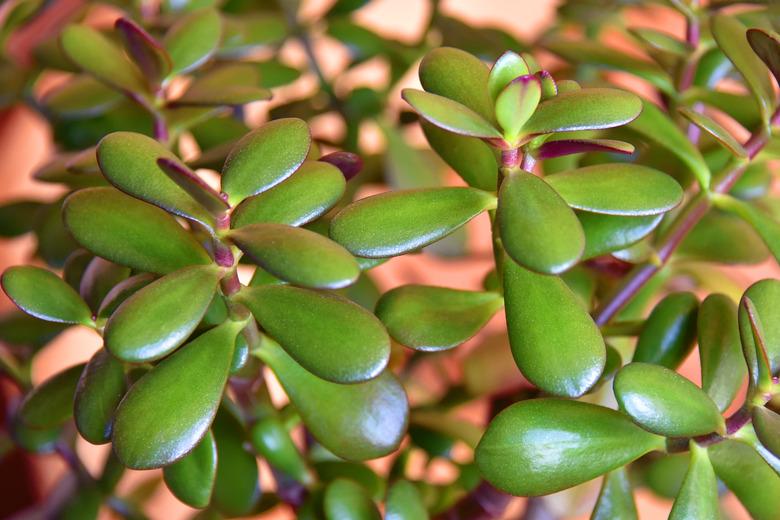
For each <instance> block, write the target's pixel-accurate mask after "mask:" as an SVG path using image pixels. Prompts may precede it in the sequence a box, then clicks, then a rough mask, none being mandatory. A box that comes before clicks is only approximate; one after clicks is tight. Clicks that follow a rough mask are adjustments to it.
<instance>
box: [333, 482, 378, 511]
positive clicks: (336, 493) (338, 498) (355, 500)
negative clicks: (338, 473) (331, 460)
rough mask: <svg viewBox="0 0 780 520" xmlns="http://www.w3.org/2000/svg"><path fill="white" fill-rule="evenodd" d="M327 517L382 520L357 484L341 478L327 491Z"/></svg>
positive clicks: (363, 490)
mask: <svg viewBox="0 0 780 520" xmlns="http://www.w3.org/2000/svg"><path fill="white" fill-rule="evenodd" d="M323 507H324V509H325V517H326V518H328V519H329V520H336V519H338V520H380V519H381V518H382V516H381V515H380V514H379V511H377V508H376V506H375V505H374V503H373V502H372V501H371V498H370V497H369V496H368V494H367V493H366V490H365V489H364V488H363V487H362V486H361V485H360V484H357V483H356V482H353V481H352V480H347V479H343V478H339V479H336V480H334V481H333V482H331V483H330V484H329V485H328V488H327V489H326V490H325V502H324V505H323Z"/></svg>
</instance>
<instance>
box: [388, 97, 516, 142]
mask: <svg viewBox="0 0 780 520" xmlns="http://www.w3.org/2000/svg"><path fill="white" fill-rule="evenodd" d="M401 97H403V98H404V100H405V101H406V102H407V103H409V104H410V105H411V106H412V108H413V109H414V110H415V111H416V112H417V113H418V114H420V116H422V117H423V118H424V119H425V120H426V121H429V122H430V123H432V124H434V125H436V126H438V127H439V128H442V129H444V130H448V131H450V132H452V133H455V134H458V135H464V136H469V137H479V138H481V139H500V138H501V132H499V131H498V130H497V129H496V128H495V127H494V126H493V125H492V124H491V123H490V122H488V121H487V120H486V119H484V118H483V117H482V116H480V115H479V114H477V113H476V112H474V111H473V110H471V109H470V108H468V107H467V106H465V105H461V104H460V103H458V102H457V101H453V100H451V99H449V98H446V97H444V96H439V95H437V94H431V93H430V92H424V91H422V90H416V89H410V88H407V89H404V90H403V91H402V92H401Z"/></svg>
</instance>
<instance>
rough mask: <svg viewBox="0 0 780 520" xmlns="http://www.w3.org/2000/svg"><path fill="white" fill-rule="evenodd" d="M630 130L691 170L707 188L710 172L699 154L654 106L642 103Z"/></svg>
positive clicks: (678, 129)
mask: <svg viewBox="0 0 780 520" xmlns="http://www.w3.org/2000/svg"><path fill="white" fill-rule="evenodd" d="M630 128H632V129H633V130H636V131H637V132H639V133H640V134H642V135H643V136H644V137H646V138H647V139H649V140H650V141H652V142H654V143H656V144H658V145H659V146H661V147H662V148H663V149H664V150H666V151H667V152H670V153H672V154H674V155H675V156H676V157H677V158H678V159H680V160H681V161H682V162H683V163H684V164H685V165H686V166H687V167H688V168H689V169H690V170H691V173H693V175H694V176H695V177H696V180H697V181H698V182H699V185H700V186H701V187H702V188H709V186H710V170H709V168H708V167H707V163H706V162H705V161H704V158H703V157H702V156H701V152H699V150H698V148H696V147H695V146H693V144H692V143H691V141H690V140H689V139H688V137H687V136H686V135H685V134H684V133H683V131H682V130H680V128H679V127H678V126H677V125H676V124H675V123H674V122H673V121H672V120H671V119H669V117H668V116H667V115H666V114H665V113H664V112H662V111H661V109H659V108H658V107H657V106H656V105H655V104H653V103H651V102H649V101H643V102H642V113H641V114H640V115H639V117H637V118H636V119H635V120H634V121H633V122H632V123H631V125H630Z"/></svg>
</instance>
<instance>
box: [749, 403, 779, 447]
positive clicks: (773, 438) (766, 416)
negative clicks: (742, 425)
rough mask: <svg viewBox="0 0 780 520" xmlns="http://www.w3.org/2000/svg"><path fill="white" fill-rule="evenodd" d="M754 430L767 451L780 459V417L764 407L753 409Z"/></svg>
mask: <svg viewBox="0 0 780 520" xmlns="http://www.w3.org/2000/svg"><path fill="white" fill-rule="evenodd" d="M753 428H755V430H756V436H757V437H758V440H759V441H761V444H763V445H764V447H765V448H766V449H768V450H769V451H770V452H772V453H773V454H774V455H775V456H776V457H780V415H778V414H776V413H775V412H773V411H772V410H770V409H769V408H764V407H763V406H755V407H753Z"/></svg>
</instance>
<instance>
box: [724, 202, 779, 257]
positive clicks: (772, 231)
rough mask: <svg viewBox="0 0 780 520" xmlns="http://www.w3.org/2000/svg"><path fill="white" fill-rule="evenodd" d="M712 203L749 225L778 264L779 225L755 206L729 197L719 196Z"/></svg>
mask: <svg viewBox="0 0 780 520" xmlns="http://www.w3.org/2000/svg"><path fill="white" fill-rule="evenodd" d="M714 202H715V205H716V206H717V207H718V208H720V209H722V210H725V211H728V212H729V213H733V214H734V215H737V216H738V217H740V218H741V219H742V220H744V221H745V222H747V223H748V224H750V225H751V226H752V227H753V229H754V230H755V231H756V233H758V235H759V236H760V237H761V240H763V241H764V243H765V244H766V247H767V248H768V249H769V251H770V252H771V253H772V256H774V257H775V260H777V261H778V262H780V224H778V222H776V221H775V220H774V219H773V218H772V217H770V216H769V215H767V214H766V213H764V212H763V211H761V210H760V209H759V208H757V207H756V206H755V205H753V204H750V203H748V202H745V201H742V200H739V199H737V198H734V197H731V196H729V195H719V196H718V197H716V198H715V199H714Z"/></svg>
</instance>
